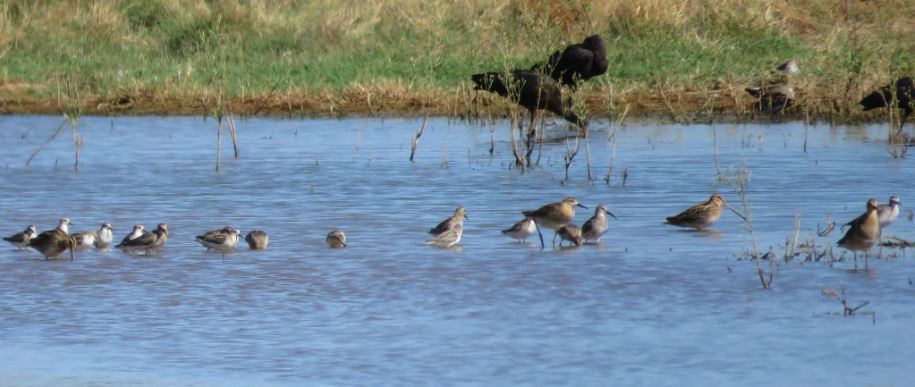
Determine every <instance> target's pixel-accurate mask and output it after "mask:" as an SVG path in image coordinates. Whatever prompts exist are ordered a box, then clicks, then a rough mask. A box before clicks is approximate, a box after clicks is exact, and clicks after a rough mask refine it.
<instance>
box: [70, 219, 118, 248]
mask: <svg viewBox="0 0 915 387" xmlns="http://www.w3.org/2000/svg"><path fill="white" fill-rule="evenodd" d="M73 239H74V240H76V248H77V249H80V250H83V249H88V248H90V247H96V248H99V249H104V248H105V247H108V244H109V243H111V240H112V239H114V236H113V235H112V234H111V224H109V223H102V226H101V227H100V228H99V230H98V231H84V232H78V233H74V234H73Z"/></svg>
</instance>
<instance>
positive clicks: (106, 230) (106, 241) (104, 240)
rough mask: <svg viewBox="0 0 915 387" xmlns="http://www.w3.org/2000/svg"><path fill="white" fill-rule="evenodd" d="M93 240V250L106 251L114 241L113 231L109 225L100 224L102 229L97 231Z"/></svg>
mask: <svg viewBox="0 0 915 387" xmlns="http://www.w3.org/2000/svg"><path fill="white" fill-rule="evenodd" d="M96 235H97V238H95V248H97V249H106V248H108V246H109V245H110V244H111V242H113V241H114V229H112V228H111V223H102V227H101V228H100V229H99V230H98V233H97V234H96Z"/></svg>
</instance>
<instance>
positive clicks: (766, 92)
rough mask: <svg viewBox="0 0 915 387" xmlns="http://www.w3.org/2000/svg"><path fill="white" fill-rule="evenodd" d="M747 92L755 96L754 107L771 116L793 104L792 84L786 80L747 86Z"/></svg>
mask: <svg viewBox="0 0 915 387" xmlns="http://www.w3.org/2000/svg"><path fill="white" fill-rule="evenodd" d="M745 90H746V91H747V93H749V94H750V95H752V96H753V97H756V99H757V101H756V102H755V103H754V104H753V106H754V108H756V109H757V110H760V111H764V112H769V113H770V114H772V115H773V116H777V115H779V114H780V113H781V112H782V110H785V109H787V108H789V107H791V105H793V104H794V96H795V90H794V86H792V85H791V84H790V83H788V82H786V81H774V82H768V83H765V84H763V85H760V86H755V87H748V88H746V89H745Z"/></svg>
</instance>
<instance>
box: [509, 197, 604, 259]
mask: <svg viewBox="0 0 915 387" xmlns="http://www.w3.org/2000/svg"><path fill="white" fill-rule="evenodd" d="M575 207H581V208H588V207H585V206H584V205H582V204H581V203H578V200H577V199H575V198H573V197H571V196H570V197H567V198H565V199H562V201H561V202H558V203H550V204H547V205H545V206H543V207H540V208H538V209H536V210H534V211H522V213H523V214H524V216H529V217H531V218H534V221H535V222H537V225H538V226H543V227H547V228H551V229H553V230H558V229H559V228H561V227H562V226H565V225H567V224H569V223H572V219H575ZM537 234H538V236H539V237H540V247H545V245H544V243H543V234H541V233H540V227H537ZM554 237H555V235H554Z"/></svg>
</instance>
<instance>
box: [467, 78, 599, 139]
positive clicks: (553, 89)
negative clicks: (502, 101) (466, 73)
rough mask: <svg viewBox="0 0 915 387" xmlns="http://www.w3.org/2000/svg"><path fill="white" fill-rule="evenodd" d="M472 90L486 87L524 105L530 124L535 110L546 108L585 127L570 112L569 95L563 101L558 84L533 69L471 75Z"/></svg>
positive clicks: (485, 88)
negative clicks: (529, 116)
mask: <svg viewBox="0 0 915 387" xmlns="http://www.w3.org/2000/svg"><path fill="white" fill-rule="evenodd" d="M471 79H472V80H473V83H474V86H473V88H474V89H475V90H486V91H491V92H493V93H496V94H498V95H501V96H503V97H506V98H508V99H510V100H512V101H514V102H515V103H517V104H519V105H521V106H524V107H526V108H527V110H528V111H529V112H530V113H531V125H533V124H534V114H535V113H536V112H537V110H548V111H551V112H553V113H556V114H557V115H559V116H561V117H562V118H565V119H566V121H569V122H571V123H573V124H575V125H578V127H580V128H582V129H585V127H586V125H587V122H586V121H585V120H582V119H581V118H580V117H578V115H576V114H575V112H573V111H572V108H571V106H572V100H571V98H570V99H568V100H566V101H563V100H562V92H561V90H560V89H559V84H557V83H556V82H555V81H553V80H552V79H551V78H549V77H547V76H546V75H543V74H541V73H539V72H536V71H531V70H512V71H511V72H508V73H505V72H488V73H481V74H473V75H472V76H471Z"/></svg>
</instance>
